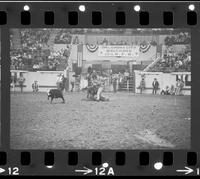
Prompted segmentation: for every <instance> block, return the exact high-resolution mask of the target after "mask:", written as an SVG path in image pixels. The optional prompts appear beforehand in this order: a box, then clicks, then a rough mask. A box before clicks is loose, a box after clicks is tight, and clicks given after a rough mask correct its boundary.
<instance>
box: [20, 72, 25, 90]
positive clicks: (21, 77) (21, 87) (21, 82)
mask: <svg viewBox="0 0 200 179" xmlns="http://www.w3.org/2000/svg"><path fill="white" fill-rule="evenodd" d="M24 82H25V78H24V77H23V73H22V72H21V73H20V77H19V79H18V83H19V86H20V89H21V93H22V92H23V85H24Z"/></svg>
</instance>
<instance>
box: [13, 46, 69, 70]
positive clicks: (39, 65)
mask: <svg viewBox="0 0 200 179" xmlns="http://www.w3.org/2000/svg"><path fill="white" fill-rule="evenodd" d="M68 56H69V49H61V50H60V51H57V52H50V51H34V52H33V53H31V52H28V53H26V52H22V51H19V50H17V51H11V69H12V70H32V71H37V70H42V71H43V70H49V71H51V70H52V71H54V70H57V67H58V65H60V64H61V62H62V61H64V62H66V63H67V59H68Z"/></svg>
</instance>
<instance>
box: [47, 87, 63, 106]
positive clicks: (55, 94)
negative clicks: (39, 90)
mask: <svg viewBox="0 0 200 179" xmlns="http://www.w3.org/2000/svg"><path fill="white" fill-rule="evenodd" d="M47 96H48V100H49V98H51V103H52V101H53V99H54V98H61V99H62V100H63V103H65V99H64V97H63V93H62V91H61V90H59V89H50V90H49V91H47Z"/></svg>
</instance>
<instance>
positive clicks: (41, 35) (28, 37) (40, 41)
mask: <svg viewBox="0 0 200 179" xmlns="http://www.w3.org/2000/svg"><path fill="white" fill-rule="evenodd" d="M50 32H51V31H50V30H48V29H42V30H38V29H23V30H21V31H20V33H21V44H22V48H23V49H24V50H31V51H34V50H41V49H42V48H44V47H46V46H48V40H49V37H50Z"/></svg>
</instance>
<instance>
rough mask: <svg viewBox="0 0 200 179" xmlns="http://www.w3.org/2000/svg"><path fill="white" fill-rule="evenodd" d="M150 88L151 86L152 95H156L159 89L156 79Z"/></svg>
mask: <svg viewBox="0 0 200 179" xmlns="http://www.w3.org/2000/svg"><path fill="white" fill-rule="evenodd" d="M152 86H153V92H152V93H153V94H157V91H158V88H159V83H158V81H157V79H156V78H154V81H153V83H152Z"/></svg>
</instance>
